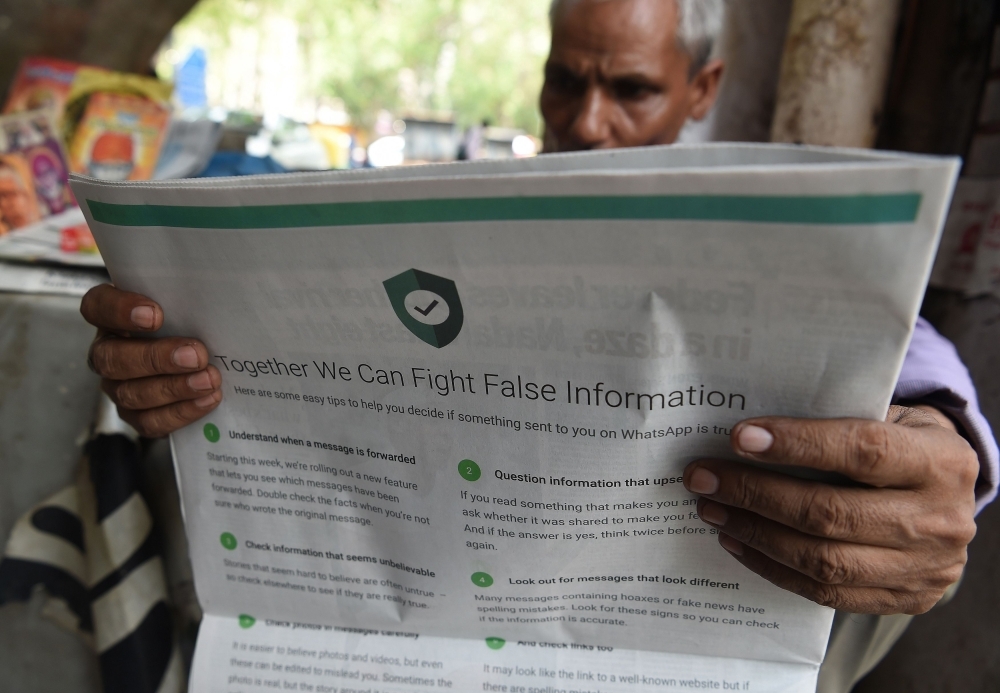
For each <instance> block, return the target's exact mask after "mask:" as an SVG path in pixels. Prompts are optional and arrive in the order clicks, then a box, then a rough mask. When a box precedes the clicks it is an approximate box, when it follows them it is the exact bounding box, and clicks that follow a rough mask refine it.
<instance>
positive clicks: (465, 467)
mask: <svg viewBox="0 0 1000 693" xmlns="http://www.w3.org/2000/svg"><path fill="white" fill-rule="evenodd" d="M458 473H459V474H460V475H461V477H462V478H463V479H465V480H466V481H475V480H476V479H478V478H479V477H481V476H482V475H483V471H482V470H481V469H480V468H479V465H478V464H476V463H475V462H473V461H472V460H462V461H461V462H459V463H458Z"/></svg>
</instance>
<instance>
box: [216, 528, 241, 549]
mask: <svg viewBox="0 0 1000 693" xmlns="http://www.w3.org/2000/svg"><path fill="white" fill-rule="evenodd" d="M219 541H220V542H221V543H222V546H223V548H225V549H228V550H229V551H232V550H233V549H235V548H236V544H237V541H236V537H235V536H234V535H233V534H232V533H231V532H223V533H222V536H220V537H219Z"/></svg>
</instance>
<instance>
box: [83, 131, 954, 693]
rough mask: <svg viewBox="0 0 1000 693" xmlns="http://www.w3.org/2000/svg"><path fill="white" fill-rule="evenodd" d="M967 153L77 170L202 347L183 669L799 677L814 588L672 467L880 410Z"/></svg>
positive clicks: (123, 274) (817, 635) (782, 680)
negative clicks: (733, 529) (207, 411)
mask: <svg viewBox="0 0 1000 693" xmlns="http://www.w3.org/2000/svg"><path fill="white" fill-rule="evenodd" d="M956 167H957V162H956V161H955V160H951V159H938V158H928V157H914V156H901V155H890V154H885V153H875V152H860V151H850V150H825V149H813V148H801V147H789V146H761V145H709V146H677V147H669V148H650V149H637V150H627V151H616V152H593V153H582V154H573V155H551V156H544V157H538V158H537V159H531V160H520V161H506V162H473V163H466V164H452V165H441V166H425V167H412V168H401V169H390V170H378V171H359V172H346V173H322V174H301V175H289V176H275V177H270V176H262V177H256V178H246V179H238V180H236V179H229V180H224V179H212V180H201V181H162V182H153V183H150V182H145V183H140V182H135V183H125V184H113V183H107V182H99V181H95V180H91V179H84V178H77V179H75V180H74V183H73V185H74V191H75V193H76V195H77V197H78V199H79V200H80V201H81V205H82V207H83V209H84V211H85V213H86V215H87V220H88V222H89V223H90V225H91V228H92V231H93V233H94V236H95V237H96V239H97V241H98V244H99V246H100V249H101V252H102V255H103V257H104V259H105V261H106V262H107V265H108V269H109V271H110V273H111V276H112V278H113V280H114V281H115V283H116V284H117V285H119V286H121V287H122V288H124V289H127V290H130V291H137V292H141V293H143V294H146V295H149V296H151V297H153V298H155V299H156V300H157V301H159V303H160V304H161V305H162V306H163V309H164V312H165V315H166V324H165V327H164V329H163V333H164V334H176V335H193V336H197V337H199V338H201V339H202V340H204V342H205V344H206V345H207V346H208V349H209V352H210V354H211V358H212V363H214V364H215V365H216V366H217V367H218V368H219V370H220V371H221V372H222V375H223V380H224V399H223V402H222V404H221V405H220V407H219V408H218V409H217V410H215V411H214V412H213V413H212V414H211V415H210V416H209V417H208V418H207V420H205V421H201V422H199V423H197V424H194V425H192V426H189V427H187V428H186V429H183V430H181V431H179V432H177V433H175V434H174V435H173V436H172V445H173V452H174V459H175V462H176V467H177V475H178V481H179V484H180V488H181V495H182V503H183V510H184V515H185V522H186V527H187V532H188V536H189V541H190V546H191V557H192V561H193V566H194V574H195V582H196V587H197V591H198V596H199V599H200V601H201V604H202V606H203V608H204V611H205V613H206V616H205V620H204V622H203V624H202V627H201V631H200V635H199V642H198V646H197V651H196V654H195V661H194V667H193V672H192V679H191V689H192V690H193V691H196V692H197V691H222V690H226V691H264V690H270V689H274V688H281V689H283V690H309V691H312V690H315V691H348V690H357V691H368V690H372V691H376V690H377V691H407V692H410V691H427V690H432V689H434V690H436V689H440V688H444V689H452V690H462V691H473V690H486V691H538V692H542V691H545V692H547V693H554V692H555V691H659V690H675V689H683V688H692V689H707V690H749V691H757V692H759V691H811V690H814V689H815V685H816V676H817V671H818V668H819V666H820V663H821V662H822V660H823V655H824V651H825V648H826V644H827V638H828V635H829V629H830V624H831V619H832V616H833V611H832V610H830V609H828V608H824V607H821V606H818V605H816V604H814V603H812V602H809V601H807V600H805V599H803V598H800V597H798V596H796V595H794V594H791V593H789V592H786V591H783V590H781V589H779V588H777V587H775V586H773V585H771V584H770V583H768V582H767V581H765V580H763V579H762V578H760V577H758V576H756V575H755V574H753V573H751V572H749V571H748V570H746V569H745V568H743V567H742V566H741V565H740V564H738V563H737V562H736V561H734V560H733V559H732V557H730V556H729V555H728V554H727V553H726V552H725V551H724V550H723V549H722V548H721V547H720V546H719V545H718V541H717V540H718V537H717V536H716V531H715V530H714V529H712V528H711V527H710V526H708V525H706V524H704V523H702V522H701V521H700V520H699V519H698V516H697V512H696V498H695V497H693V496H692V495H691V494H689V493H688V492H686V491H685V489H684V487H683V484H682V483H681V475H682V473H683V470H684V467H685V466H686V465H687V464H688V463H689V462H690V461H692V460H694V459H696V458H699V457H703V456H722V457H730V456H731V454H732V453H731V451H730V448H729V432H730V430H731V428H732V426H733V425H734V424H735V423H736V422H738V421H740V420H742V419H745V418H747V417H751V416H755V415H763V414H776V415H794V416H807V417H834V416H857V417H867V418H872V419H881V418H883V417H884V416H885V413H886V410H887V407H888V405H889V402H890V398H891V394H892V391H893V385H894V383H895V379H896V377H897V375H898V372H899V369H900V367H901V364H902V360H903V357H904V354H905V350H906V347H907V343H908V340H909V337H910V334H911V330H912V328H913V324H914V321H915V319H916V315H917V309H918V306H919V304H920V300H921V297H922V293H923V290H924V286H925V284H926V282H927V278H928V275H929V272H930V266H931V260H932V258H933V256H934V251H935V248H936V244H937V241H938V235H939V231H940V228H941V224H942V219H943V216H944V213H945V210H946V208H947V203H948V200H949V197H950V195H951V191H952V186H953V184H954V178H955V175H956Z"/></svg>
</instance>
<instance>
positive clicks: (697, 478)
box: [684, 460, 925, 548]
mask: <svg viewBox="0 0 1000 693" xmlns="http://www.w3.org/2000/svg"><path fill="white" fill-rule="evenodd" d="M684 486H685V488H687V490H689V491H691V492H692V493H697V494H699V495H701V496H704V497H706V498H709V499H711V500H713V501H716V502H718V503H722V504H724V505H726V506H730V507H733V508H740V509H743V510H748V511H750V512H753V513H756V514H757V515H760V516H762V517H765V518H768V519H770V520H773V521H775V522H780V523H781V524H783V525H785V526H787V527H790V528H793V529H796V530H798V531H800V532H802V533H804V534H809V535H812V536H815V537H821V538H824V539H834V540H842V541H852V542H857V543H862V544H871V545H875V546H885V547H893V548H901V547H904V546H908V545H909V544H911V543H912V542H913V536H914V531H915V530H917V529H919V528H921V527H922V526H923V524H925V518H924V517H923V516H922V511H921V510H920V508H919V507H918V504H917V502H916V501H917V499H916V498H915V497H914V493H913V492H912V491H900V490H896V489H871V488H848V487H843V486H834V485H832V484H826V483H823V482H819V481H808V480H805V479H798V478H796V477H792V476H788V475H787V474H780V473H778V472H772V471H769V470H766V469H759V468H757V467H753V466H751V465H748V464H742V463H740V462H730V461H726V460H698V461H697V462H692V463H691V464H690V465H688V467H687V469H685V470H684Z"/></svg>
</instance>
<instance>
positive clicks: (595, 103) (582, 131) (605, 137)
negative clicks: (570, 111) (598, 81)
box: [569, 84, 613, 149]
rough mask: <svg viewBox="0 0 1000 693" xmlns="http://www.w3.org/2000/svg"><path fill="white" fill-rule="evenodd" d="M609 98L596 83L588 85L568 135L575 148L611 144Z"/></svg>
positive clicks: (610, 107) (597, 147)
mask: <svg viewBox="0 0 1000 693" xmlns="http://www.w3.org/2000/svg"><path fill="white" fill-rule="evenodd" d="M612 105H613V104H612V102H611V99H609V98H608V97H607V95H606V94H605V93H604V91H603V90H602V89H601V88H600V86H598V85H594V84H592V85H590V86H589V87H588V88H587V91H586V93H585V94H584V97H583V99H581V100H580V112H579V113H577V114H576V118H575V119H574V120H573V125H572V126H571V127H570V130H569V136H570V137H571V138H572V139H573V144H574V145H575V148H578V149H600V148H601V147H608V146H611V142H610V140H611V109H612Z"/></svg>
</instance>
